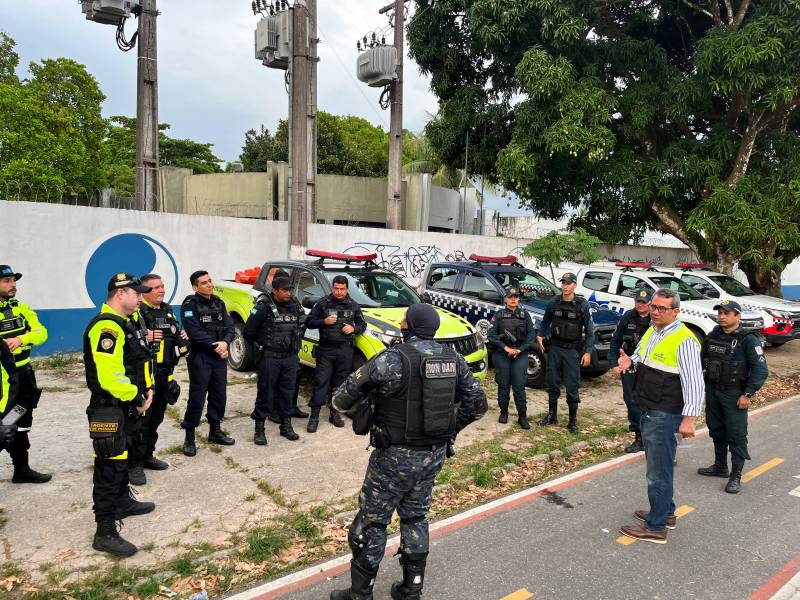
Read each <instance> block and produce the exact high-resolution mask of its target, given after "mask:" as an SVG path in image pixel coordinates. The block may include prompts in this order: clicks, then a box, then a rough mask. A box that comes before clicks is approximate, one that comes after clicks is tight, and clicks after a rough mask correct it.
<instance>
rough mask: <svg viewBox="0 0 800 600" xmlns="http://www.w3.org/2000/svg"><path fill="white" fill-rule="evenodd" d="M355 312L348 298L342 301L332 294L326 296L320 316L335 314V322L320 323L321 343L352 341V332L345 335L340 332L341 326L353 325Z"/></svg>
mask: <svg viewBox="0 0 800 600" xmlns="http://www.w3.org/2000/svg"><path fill="white" fill-rule="evenodd" d="M355 314H356V311H355V310H354V307H353V303H352V302H351V301H350V298H347V299H345V300H344V301H342V302H339V301H337V300H334V299H333V296H328V298H326V299H325V304H324V305H323V307H322V316H323V317H329V316H331V315H336V323H334V324H333V325H324V324H323V325H322V327H321V328H320V330H319V341H320V343H322V344H326V345H327V344H331V345H334V344H343V343H344V342H348V343H349V342H352V340H353V334H352V333H351V334H350V335H345V334H344V333H342V327H344V326H345V325H350V326H351V327H352V326H354V325H355Z"/></svg>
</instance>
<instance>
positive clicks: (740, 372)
mask: <svg viewBox="0 0 800 600" xmlns="http://www.w3.org/2000/svg"><path fill="white" fill-rule="evenodd" d="M747 336H748V334H747V333H744V332H742V331H735V332H734V333H732V334H731V335H727V334H725V332H724V331H722V329H721V328H719V327H715V328H714V331H712V332H711V333H710V334H708V337H707V338H706V354H705V356H704V361H703V362H704V364H703V367H705V371H706V382H707V383H710V384H712V385H714V386H715V387H719V388H742V387H744V386H743V385H742V384H743V383H744V380H746V379H747V375H748V369H747V359H746V355H745V349H744V345H743V343H744V340H745V338H746V337H747ZM724 338H727V339H724Z"/></svg>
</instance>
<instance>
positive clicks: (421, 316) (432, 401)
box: [330, 304, 486, 600]
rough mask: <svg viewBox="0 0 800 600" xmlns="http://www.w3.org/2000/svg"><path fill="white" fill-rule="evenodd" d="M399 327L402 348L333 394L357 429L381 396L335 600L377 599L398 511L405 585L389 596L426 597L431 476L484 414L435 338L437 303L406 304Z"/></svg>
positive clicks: (480, 398) (459, 364)
mask: <svg viewBox="0 0 800 600" xmlns="http://www.w3.org/2000/svg"><path fill="white" fill-rule="evenodd" d="M401 328H402V329H403V330H404V331H403V337H404V339H405V343H403V344H400V345H397V346H393V347H392V348H389V349H387V350H386V351H384V352H382V353H380V354H378V355H377V356H375V357H373V358H372V359H371V360H370V361H369V362H367V363H366V364H365V365H364V366H362V367H361V368H359V369H358V370H357V371H355V372H354V373H352V374H351V375H350V376H349V377H348V378H347V380H346V381H345V383H344V385H342V386H341V387H340V388H339V389H338V390H337V391H336V393H335V394H334V397H333V401H332V403H333V407H334V408H335V409H336V410H339V411H342V412H346V413H348V414H350V415H351V416H353V417H354V421H353V426H354V430H355V429H356V423H357V422H358V421H360V419H359V417H358V416H356V413H359V412H360V411H363V410H367V411H368V412H369V411H370V410H371V406H372V405H371V401H370V400H368V399H371V398H372V396H373V392H375V396H376V398H375V400H374V414H372V415H371V419H370V420H369V421H371V423H372V431H371V436H370V442H371V444H372V445H373V446H375V450H374V451H373V452H372V455H371V456H370V459H369V466H368V467H367V473H366V476H365V478H364V484H363V487H362V488H361V494H360V495H359V511H358V514H357V515H356V517H355V520H354V521H353V523H352V525H351V526H350V532H349V535H348V542H349V544H350V549H351V550H352V552H353V558H352V560H351V561H350V578H351V586H350V587H349V588H348V589H345V590H337V591H334V592H332V593H331V595H330V597H331V600H347V599H364V598H372V587H373V585H374V583H375V576H376V575H377V573H378V566H379V565H380V562H381V559H382V558H383V553H384V550H385V547H386V527H387V525H389V522H390V520H391V518H392V514H393V513H394V512H395V510H397V512H398V515H399V517H400V550H399V553H400V564H401V565H402V567H403V580H402V581H398V582H396V583H395V584H394V585H392V598H395V599H407V600H415V599H418V598H420V597H421V594H422V586H423V580H424V576H425V563H426V560H427V556H428V546H429V543H428V520H427V512H428V509H430V506H431V502H432V493H433V482H434V479H435V478H436V475H437V473H439V471H440V470H441V468H442V463H443V462H444V459H445V455H446V453H447V448H448V443H449V442H451V441H452V440H455V435H456V434H457V433H458V432H459V431H460V430H461V429H463V428H464V427H466V426H467V425H468V424H470V423H471V422H472V421H473V420H474V419H475V417H476V416H478V417H479V416H481V415H483V414H484V413H485V412H486V396H485V395H484V393H483V390H482V388H481V386H480V382H478V380H477V379H475V378H474V377H473V376H472V373H471V371H470V369H469V367H468V366H467V363H466V362H465V361H464V358H463V357H462V356H461V355H459V354H457V353H456V352H455V351H453V350H451V349H449V348H446V347H444V346H442V345H440V344H438V343H437V342H435V341H433V336H434V335H435V333H436V330H437V329H438V328H439V315H438V314H437V312H436V311H435V310H434V308H433V307H432V306H430V305H428V304H414V305H412V306H411V307H409V309H408V310H407V311H406V315H405V318H404V319H403V322H402V324H401ZM456 405H458V406H457V408H456ZM358 432H363V433H365V431H361V430H357V433H358Z"/></svg>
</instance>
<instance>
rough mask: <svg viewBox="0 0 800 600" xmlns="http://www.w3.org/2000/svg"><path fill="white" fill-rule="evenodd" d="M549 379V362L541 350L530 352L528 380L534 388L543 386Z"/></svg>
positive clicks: (529, 385)
mask: <svg viewBox="0 0 800 600" xmlns="http://www.w3.org/2000/svg"><path fill="white" fill-rule="evenodd" d="M546 379H547V362H546V359H545V357H544V356H543V355H542V353H541V352H539V350H531V351H530V352H529V353H528V382H527V386H528V387H532V388H540V389H541V388H543V387H544V386H545V381H546Z"/></svg>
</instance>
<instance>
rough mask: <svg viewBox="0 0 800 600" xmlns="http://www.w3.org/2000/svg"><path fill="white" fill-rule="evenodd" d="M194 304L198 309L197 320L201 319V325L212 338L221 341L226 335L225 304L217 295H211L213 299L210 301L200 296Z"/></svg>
mask: <svg viewBox="0 0 800 600" xmlns="http://www.w3.org/2000/svg"><path fill="white" fill-rule="evenodd" d="M194 305H195V308H196V309H197V315H196V316H197V320H198V321H200V325H201V326H202V327H203V329H205V330H206V332H207V333H208V335H210V336H211V339H212V340H214V341H215V342H221V341H222V340H223V339H224V337H225V333H224V329H225V317H224V314H225V304H224V303H223V302H222V300H221V299H220V298H217V297H216V296H211V300H209V301H208V302H207V301H205V299H201V298H200V297H199V296H198V297H197V298H196V299H195V302H194Z"/></svg>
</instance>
